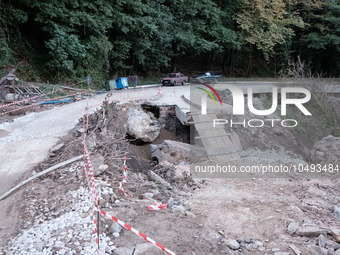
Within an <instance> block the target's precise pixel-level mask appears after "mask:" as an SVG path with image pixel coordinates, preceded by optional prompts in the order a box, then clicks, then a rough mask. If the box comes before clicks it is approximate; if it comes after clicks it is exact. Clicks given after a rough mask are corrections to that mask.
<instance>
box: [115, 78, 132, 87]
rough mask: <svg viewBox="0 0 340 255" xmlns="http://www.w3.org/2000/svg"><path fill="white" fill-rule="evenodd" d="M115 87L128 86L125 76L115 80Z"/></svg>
mask: <svg viewBox="0 0 340 255" xmlns="http://www.w3.org/2000/svg"><path fill="white" fill-rule="evenodd" d="M116 86H117V89H125V88H128V87H129V83H128V79H127V77H121V78H118V79H117V80H116Z"/></svg>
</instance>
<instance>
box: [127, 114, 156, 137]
mask: <svg viewBox="0 0 340 255" xmlns="http://www.w3.org/2000/svg"><path fill="white" fill-rule="evenodd" d="M160 130H161V126H160V124H159V122H158V121H157V119H155V118H152V117H151V116H150V115H149V114H147V113H145V112H144V111H143V110H142V109H139V108H132V109H130V110H129V111H128V121H127V133H128V134H129V135H130V136H131V137H133V138H135V139H136V140H138V141H143V142H147V143H150V142H153V141H154V140H155V139H156V138H157V137H158V135H159V132H160Z"/></svg>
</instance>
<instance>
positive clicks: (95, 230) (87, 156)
mask: <svg viewBox="0 0 340 255" xmlns="http://www.w3.org/2000/svg"><path fill="white" fill-rule="evenodd" d="M86 121H87V122H88V118H87V119H86ZM83 127H84V133H83V136H84V140H83V141H84V160H85V158H86V159H87V162H88V166H89V169H91V170H92V167H91V160H90V156H89V154H88V152H87V149H86V144H85V141H86V129H85V119H83ZM89 162H90V163H89ZM83 165H84V172H85V176H86V180H87V185H88V188H89V192H90V199H91V206H92V219H93V224H94V235H95V240H96V246H97V247H96V248H97V254H98V255H99V240H98V232H97V224H96V223H97V222H96V215H95V208H94V203H95V201H96V204H97V209H99V203H98V198H97V192H96V186H95V182H94V178H93V177H92V174H91V181H92V183H93V188H94V192H93V194H92V188H91V184H90V180H89V175H88V172H87V168H86V164H85V162H83Z"/></svg>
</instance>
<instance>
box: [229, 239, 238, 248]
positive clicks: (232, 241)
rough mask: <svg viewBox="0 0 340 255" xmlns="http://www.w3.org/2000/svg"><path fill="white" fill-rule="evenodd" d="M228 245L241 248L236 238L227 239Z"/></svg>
mask: <svg viewBox="0 0 340 255" xmlns="http://www.w3.org/2000/svg"><path fill="white" fill-rule="evenodd" d="M226 245H227V246H228V248H230V249H232V250H237V249H240V244H239V243H238V242H237V241H236V240H234V239H228V240H227V241H226Z"/></svg>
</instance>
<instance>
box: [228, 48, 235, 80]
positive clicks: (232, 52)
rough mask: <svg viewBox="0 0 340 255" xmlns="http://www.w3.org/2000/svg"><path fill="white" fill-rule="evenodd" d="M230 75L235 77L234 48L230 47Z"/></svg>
mask: <svg viewBox="0 0 340 255" xmlns="http://www.w3.org/2000/svg"><path fill="white" fill-rule="evenodd" d="M229 66H230V69H229V77H234V50H233V49H230V62H229Z"/></svg>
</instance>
